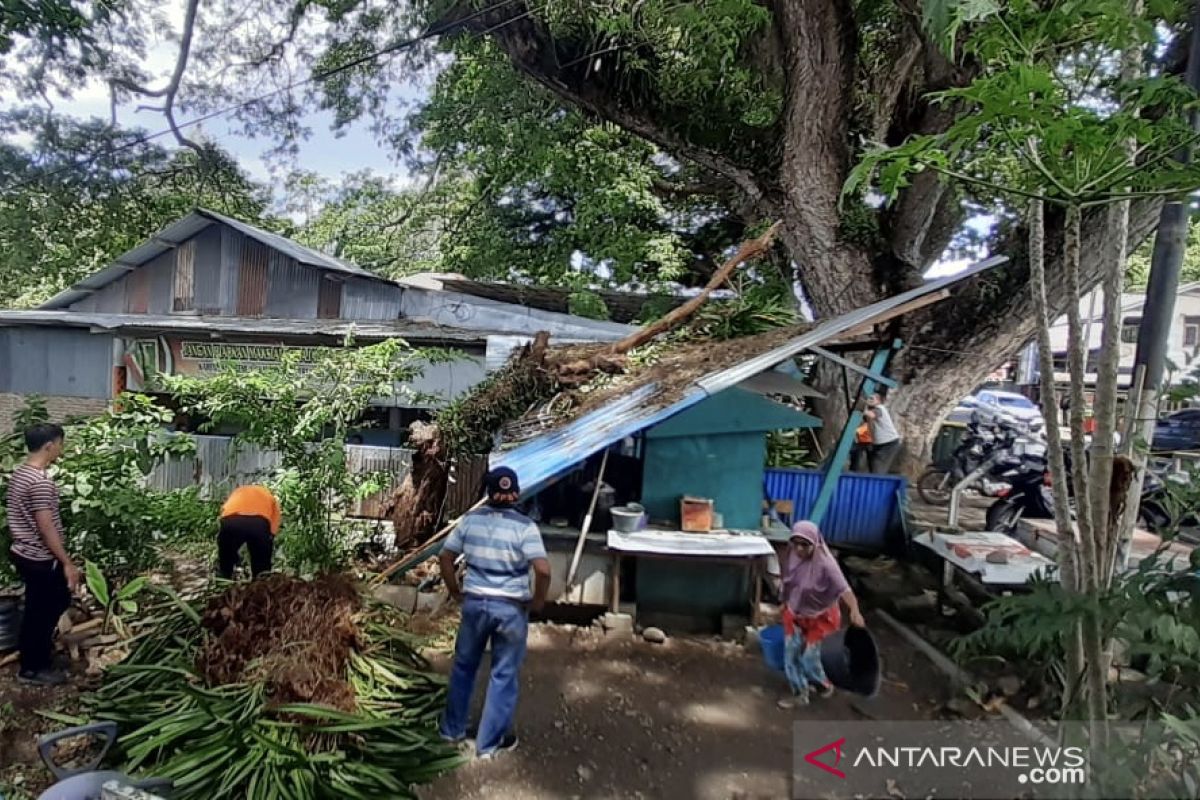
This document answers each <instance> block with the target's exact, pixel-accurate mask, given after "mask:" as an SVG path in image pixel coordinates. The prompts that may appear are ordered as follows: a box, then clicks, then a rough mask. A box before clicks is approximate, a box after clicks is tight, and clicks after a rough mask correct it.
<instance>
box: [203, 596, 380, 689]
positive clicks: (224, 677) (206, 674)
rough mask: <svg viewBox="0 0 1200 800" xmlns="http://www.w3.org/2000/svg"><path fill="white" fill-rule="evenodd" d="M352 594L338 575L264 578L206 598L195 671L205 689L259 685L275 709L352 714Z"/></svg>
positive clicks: (357, 601)
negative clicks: (301, 706) (299, 706)
mask: <svg viewBox="0 0 1200 800" xmlns="http://www.w3.org/2000/svg"><path fill="white" fill-rule="evenodd" d="M361 604H362V601H361V598H360V596H359V593H358V589H357V588H356V587H355V586H354V584H353V583H352V582H351V580H350V578H349V577H347V576H345V575H325V576H322V577H319V578H316V579H314V580H312V581H303V580H300V579H299V578H293V577H290V576H286V575H268V576H266V577H263V578H260V579H258V580H255V581H252V582H250V583H245V584H239V585H237V586H233V587H231V588H230V589H228V590H227V591H225V592H224V593H222V594H219V595H217V596H216V597H214V598H212V599H211V600H210V601H209V603H208V605H207V606H206V607H205V609H204V614H203V616H202V618H201V624H202V625H203V627H204V629H205V631H206V632H207V634H208V635H207V636H206V637H205V643H204V647H203V648H202V649H201V651H200V655H199V657H198V658H197V660H196V671H197V672H198V673H199V674H200V675H201V676H202V677H203V678H204V680H205V682H206V683H207V684H208V685H209V686H223V685H225V684H232V683H243V682H259V683H262V684H263V685H264V686H265V687H266V690H267V696H268V697H269V698H270V699H271V700H272V701H273V702H275V703H292V702H304V703H318V704H320V705H326V706H330V707H332V708H340V709H343V710H352V709H353V708H354V692H353V690H352V689H351V688H350V685H349V684H348V683H347V682H346V662H347V660H348V659H349V657H350V653H351V650H353V649H354V648H355V647H356V646H357V644H358V627H357V625H356V624H355V619H354V617H355V614H356V613H357V612H358V611H359V610H360V608H361Z"/></svg>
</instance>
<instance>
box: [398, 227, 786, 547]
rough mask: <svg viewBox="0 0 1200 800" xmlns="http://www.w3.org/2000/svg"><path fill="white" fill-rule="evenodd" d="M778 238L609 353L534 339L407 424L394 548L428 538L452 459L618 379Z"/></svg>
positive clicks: (758, 243)
mask: <svg viewBox="0 0 1200 800" xmlns="http://www.w3.org/2000/svg"><path fill="white" fill-rule="evenodd" d="M778 231H779V224H778V223H777V224H775V225H773V226H771V228H770V229H768V230H767V231H766V233H764V234H763V235H762V236H760V237H758V238H757V239H751V240H749V241H747V242H745V243H743V244H742V246H741V247H739V248H738V250H737V252H736V253H734V254H733V256H731V257H730V258H729V259H728V260H726V261H725V263H723V264H722V265H721V267H720V268H719V269H718V270H717V271H716V272H715V273H714V274H713V276H712V279H711V280H710V281H709V282H708V285H707V286H705V288H704V289H703V291H701V292H700V293H699V294H698V295H696V296H695V297H693V298H691V299H690V300H688V301H687V302H686V303H684V304H683V305H681V306H679V307H678V308H676V309H675V310H673V311H671V312H670V313H669V314H667V315H665V316H663V317H662V318H661V319H659V320H657V321H655V322H653V323H651V324H649V325H647V326H645V327H644V328H642V329H641V330H638V331H636V332H634V333H633V334H631V335H629V336H627V337H626V338H624V339H622V340H620V341H618V342H615V343H613V344H612V345H611V346H608V347H603V346H596V347H594V348H592V349H591V350H590V351H584V352H580V348H569V349H562V350H558V351H554V350H551V349H550V347H549V341H550V334H549V333H546V332H545V331H542V332H539V333H538V334H537V336H535V337H534V340H533V341H532V342H531V343H529V344H528V345H526V346H525V347H523V348H522V349H521V350H520V351H518V352H517V353H516V354H515V355H514V356H513V357H512V358H510V359H509V361H508V363H507V364H505V365H504V367H503V368H501V369H500V370H498V371H497V372H495V373H494V374H493V375H492V376H490V377H489V378H488V379H487V380H486V381H485V382H483V383H481V384H479V385H478V386H476V387H475V388H474V389H473V390H472V391H471V393H470V394H469V395H468V396H466V397H465V398H463V399H462V400H461V401H460V402H458V403H455V404H453V405H451V406H449V407H447V408H446V409H444V410H443V411H442V412H441V413H440V414H439V415H438V418H437V421H436V422H434V423H432V424H430V423H414V424H413V426H412V428H411V430H412V444H413V447H414V449H415V451H416V452H415V453H414V454H413V462H412V468H411V469H410V470H409V473H408V475H407V476H405V478H404V481H403V483H401V485H400V488H399V489H397V490H396V494H395V495H394V496H393V499H392V504H391V509H390V512H389V513H390V516H391V518H392V525H393V528H394V531H395V535H396V546H397V547H400V548H403V547H408V546H410V545H412V544H422V543H424V542H426V541H427V540H429V538H430V536H432V535H433V533H434V531H435V530H436V528H437V525H438V523H439V521H440V520H441V517H442V512H443V508H444V505H445V498H446V480H447V475H448V474H449V465H450V462H451V460H452V459H454V458H456V457H459V456H463V455H468V454H474V453H486V452H489V451H490V450H491V449H492V446H493V438H494V437H495V435H496V433H497V432H499V431H500V430H501V429H502V428H503V427H504V426H505V425H506V424H508V423H510V422H512V421H514V420H516V419H519V418H520V417H522V416H523V415H525V414H526V413H528V412H529V411H531V410H533V409H534V408H538V407H539V406H541V405H542V404H544V403H546V402H548V401H550V400H552V399H554V398H555V397H556V396H558V395H559V394H561V393H562V392H564V391H567V390H570V389H574V388H577V387H580V386H583V385H585V384H587V383H589V382H590V381H592V380H593V379H594V378H595V377H596V376H597V375H601V374H609V375H613V374H620V373H622V372H624V370H625V367H626V355H627V354H628V353H629V352H630V351H632V350H634V349H636V348H638V347H641V346H643V345H646V344H648V343H649V342H651V341H653V340H654V339H655V338H657V337H658V336H661V335H662V334H664V333H666V332H667V331H670V330H672V329H674V328H677V327H678V326H679V325H681V324H683V323H684V322H686V321H687V320H688V319H690V318H691V317H692V316H693V315H694V314H695V313H696V311H697V310H699V309H700V307H701V306H703V305H704V303H705V302H706V301H707V300H708V298H709V297H710V296H711V295H712V293H713V291H715V290H716V289H718V288H719V287H720V286H721V285H722V284H723V283H725V281H726V280H727V279H728V278H729V276H730V275H731V274H733V271H734V270H735V269H737V267H738V266H739V265H741V264H743V263H745V262H746V261H749V260H750V259H753V258H757V257H759V256H761V255H762V254H764V253H766V252H767V251H768V250H769V249H770V247H771V243H772V242H773V241H774V238H775V235H776V233H777V232H778Z"/></svg>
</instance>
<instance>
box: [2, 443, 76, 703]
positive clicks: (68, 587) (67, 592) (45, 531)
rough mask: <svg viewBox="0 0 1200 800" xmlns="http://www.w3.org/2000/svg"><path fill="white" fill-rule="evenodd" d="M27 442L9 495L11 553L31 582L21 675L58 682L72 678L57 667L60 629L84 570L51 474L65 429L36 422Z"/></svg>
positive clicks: (44, 682) (38, 681)
mask: <svg viewBox="0 0 1200 800" xmlns="http://www.w3.org/2000/svg"><path fill="white" fill-rule="evenodd" d="M25 446H26V447H27V448H28V449H29V457H28V458H27V459H25V462H24V463H23V464H20V465H19V466H17V468H16V469H14V470H13V473H12V475H11V476H10V478H9V481H8V496H7V498H6V506H7V511H8V531H9V533H10V534H11V536H12V547H11V550H10V552H9V556H10V557H11V558H12V562H13V564H14V565H15V566H16V568H17V572H18V573H20V575H21V580H22V582H24V584H25V613H24V616H23V617H22V620H21V633H20V639H19V641H18V646H19V647H20V648H21V670H20V672H19V673H18V675H17V677H18V679H19V680H21V681H22V682H25V683H36V684H41V685H47V686H54V685H58V684H61V683H64V682H66V676H65V675H64V674H63V673H62V672H61V671H59V670H56V669H53V663H52V656H53V644H54V629H55V627H57V626H58V618H59V617H61V616H62V614H63V612H64V611H66V610H67V609H68V608H69V607H70V605H71V594H72V593H73V592H75V590H76V589H78V588H79V570H78V569H77V568H76V567H75V562H73V561H72V560H71V556H70V555H68V554H67V549H66V547H65V545H64V544H63V524H62V516H61V514H60V512H59V506H58V487H57V486H56V485H55V484H54V481H53V480H52V479H51V478H50V476H49V475H48V474H47V472H46V470H47V469H48V468H49V467H50V465H51V464H53V463H54V462H55V461H57V460H58V458H59V456H61V455H62V451H63V429H62V428H60V427H59V426H58V425H34V426H33V427H31V428H30V429H29V430H27V431H25Z"/></svg>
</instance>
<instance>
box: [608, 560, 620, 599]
mask: <svg viewBox="0 0 1200 800" xmlns="http://www.w3.org/2000/svg"><path fill="white" fill-rule="evenodd" d="M609 592H610V595H609V601H608V610H609V611H611V612H612V613H614V614H616V613H618V612H619V611H620V610H621V552H620V551H619V550H618V551H616V552H614V553H613V563H612V574H611V575H609Z"/></svg>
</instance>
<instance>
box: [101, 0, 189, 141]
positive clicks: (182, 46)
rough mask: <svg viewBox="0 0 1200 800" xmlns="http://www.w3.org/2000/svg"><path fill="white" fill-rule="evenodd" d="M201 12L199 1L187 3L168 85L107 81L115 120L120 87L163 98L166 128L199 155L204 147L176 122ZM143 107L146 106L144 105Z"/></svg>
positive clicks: (134, 92) (126, 80) (122, 79)
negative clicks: (184, 78)
mask: <svg viewBox="0 0 1200 800" xmlns="http://www.w3.org/2000/svg"><path fill="white" fill-rule="evenodd" d="M199 10H200V0H188V3H187V8H186V10H185V11H184V17H183V30H182V31H181V33H180V38H179V53H178V55H177V56H176V58H175V68H174V69H173V70H172V72H171V77H170V79H169V80H168V81H167V84H166V85H165V86H163V87H162V88H159V89H151V88H149V87H146V86H142V85H141V84H139V83H135V82H134V81H131V80H129V79H127V78H121V77H115V76H114V77H110V78H109V79H108V85H109V91H110V93H112V95H113V98H114V99H113V106H114V108H113V118H114V121H115V118H116V110H115V105H116V101H115V90H116V89H117V88H121V89H124V90H126V91H127V92H130V93H132V94H138V95H141V96H143V97H161V98H163V105H162V109H161V110H162V112H163V115H164V116H165V117H166V118H167V125H169V126H170V128H171V132H172V133H173V134H174V135H175V141H177V142H178V143H179V144H180V145H181V146H183V147H190V148H192V149H193V150H195V151H196V152H198V153H203V152H204V148H203V147H201V146H200V145H199V144H198V143H196V142H194V141H193V140H191V139H189V138H188V137H187V136H185V135H184V134H183V131H182V130H181V129H180V127H179V124H178V123H177V122H176V121H175V98H176V97H177V96H178V94H179V88H180V86H181V85H182V83H183V75H184V73H185V72H186V71H187V65H188V58H189V57H190V56H191V52H192V37H193V35H194V34H195V31H196V17H197V16H198V14H199ZM143 108H144V106H143Z"/></svg>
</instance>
